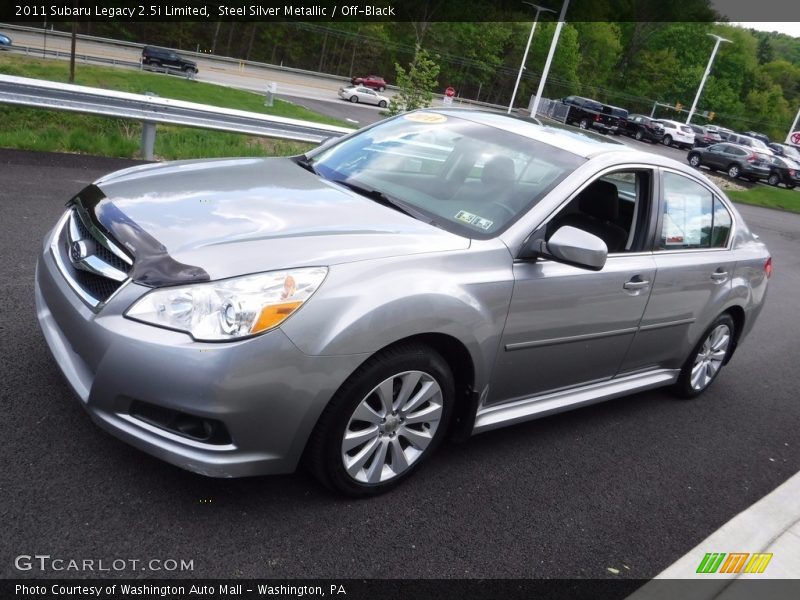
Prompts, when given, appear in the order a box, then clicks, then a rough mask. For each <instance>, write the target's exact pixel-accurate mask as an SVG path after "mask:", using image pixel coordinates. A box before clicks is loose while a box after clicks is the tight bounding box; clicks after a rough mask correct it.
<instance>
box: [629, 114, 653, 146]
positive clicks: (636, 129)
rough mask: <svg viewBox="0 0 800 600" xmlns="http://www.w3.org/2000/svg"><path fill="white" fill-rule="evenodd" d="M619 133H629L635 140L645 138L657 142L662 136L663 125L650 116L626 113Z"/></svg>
mask: <svg viewBox="0 0 800 600" xmlns="http://www.w3.org/2000/svg"><path fill="white" fill-rule="evenodd" d="M620 133H624V134H625V135H629V136H631V137H633V138H636V139H637V140H639V141H641V140H647V141H648V142H653V143H657V142H660V141H661V140H662V139H663V138H664V126H663V125H662V124H661V123H659V122H658V121H656V120H655V119H651V118H650V117H645V116H644V115H628V118H627V119H626V120H625V123H624V126H623V128H621V129H620Z"/></svg>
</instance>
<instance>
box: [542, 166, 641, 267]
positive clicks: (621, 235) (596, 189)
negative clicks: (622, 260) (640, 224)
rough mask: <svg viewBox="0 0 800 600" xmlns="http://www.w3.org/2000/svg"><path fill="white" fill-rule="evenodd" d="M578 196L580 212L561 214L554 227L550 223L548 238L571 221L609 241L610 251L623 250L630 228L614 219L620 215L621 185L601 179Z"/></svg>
mask: <svg viewBox="0 0 800 600" xmlns="http://www.w3.org/2000/svg"><path fill="white" fill-rule="evenodd" d="M575 200H577V204H578V210H579V212H570V213H568V214H566V215H564V216H562V217H559V218H557V219H556V220H555V222H554V223H553V224H552V227H548V233H549V235H548V236H547V237H548V239H549V237H550V235H552V234H553V233H555V231H556V230H557V229H558V228H559V227H564V226H565V225H569V226H571V227H576V228H578V229H582V230H583V231H586V232H588V233H591V234H593V235H596V236H597V237H599V238H600V239H601V240H603V241H604V242H605V243H606V246H607V247H608V251H609V252H619V251H621V250H623V249H624V248H625V243H626V242H627V240H628V232H627V231H625V230H624V229H623V228H622V227H620V226H619V225H617V224H615V223H614V221H616V220H617V219H618V218H619V195H618V193H617V186H615V185H614V184H613V183H610V182H608V181H602V180H598V181H595V182H594V183H592V184H591V185H590V186H589V187H587V188H586V189H585V190H583V191H582V192H581V193H580V194H578V197H577V198H576V199H575ZM573 202H575V201H573Z"/></svg>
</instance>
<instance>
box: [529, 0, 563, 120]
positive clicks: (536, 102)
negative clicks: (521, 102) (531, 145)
mask: <svg viewBox="0 0 800 600" xmlns="http://www.w3.org/2000/svg"><path fill="white" fill-rule="evenodd" d="M567 8H569V0H564V4H562V5H561V14H560V15H559V16H558V23H557V24H556V31H555V33H554V34H553V41H552V42H550V52H548V53H547V60H546V61H545V62H544V70H543V71H542V77H541V79H539V89H537V90H536V98H535V99H534V100H533V107H532V108H531V118H533V119H535V118H536V111H537V110H538V109H539V101H540V100H541V99H542V92H543V91H544V84H545V83H547V74H548V73H549V72H550V64H551V63H552V62H553V56H554V55H555V53H556V46H558V38H559V36H560V35H561V28H562V27H564V17H566V16H567Z"/></svg>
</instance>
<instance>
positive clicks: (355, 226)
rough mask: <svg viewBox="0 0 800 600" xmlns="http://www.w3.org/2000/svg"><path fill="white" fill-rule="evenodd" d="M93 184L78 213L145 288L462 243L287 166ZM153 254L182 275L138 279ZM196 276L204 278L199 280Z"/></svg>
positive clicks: (133, 172)
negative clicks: (106, 234)
mask: <svg viewBox="0 0 800 600" xmlns="http://www.w3.org/2000/svg"><path fill="white" fill-rule="evenodd" d="M94 185H95V187H96V188H97V189H98V191H97V193H96V195H97V199H96V201H95V202H93V203H92V206H91V207H87V208H91V212H92V213H93V218H95V219H96V220H97V221H98V222H99V223H100V224H101V225H102V226H103V227H104V228H106V229H107V230H109V231H110V232H111V233H112V235H114V237H116V238H117V239H119V241H120V242H122V243H123V244H124V245H125V246H126V247H127V248H128V250H130V251H131V252H132V253H133V254H134V256H135V258H136V261H135V262H136V265H137V266H139V265H140V263H141V265H142V267H140V268H139V269H138V271H139V272H138V273H137V274H134V279H136V280H139V281H141V282H143V283H148V284H149V285H167V284H170V283H177V282H180V281H187V280H198V279H207V278H210V279H218V278H223V277H231V276H235V275H241V274H246V273H254V272H259V271H268V270H272V269H282V268H287V267H299V266H311V265H315V266H330V265H335V264H337V263H343V262H352V261H357V260H367V259H376V258H387V257H391V256H399V255H407V254H418V253H425V252H441V251H449V250H458V249H465V248H468V247H469V244H470V240H469V239H466V238H462V237H460V236H457V235H455V234H452V233H449V232H446V231H444V230H441V229H437V228H436V227H434V226H432V225H429V224H427V223H424V222H422V221H419V220H416V219H414V218H413V217H410V216H408V215H406V214H403V213H401V212H398V211H396V210H394V209H392V208H389V207H386V206H384V205H381V204H378V203H376V202H374V201H372V200H370V199H368V198H365V197H363V196H360V195H358V194H356V193H355V192H352V191H350V190H348V189H346V188H343V187H341V186H339V185H337V184H334V183H332V182H329V181H326V180H324V179H322V178H321V177H319V176H317V175H315V174H313V173H311V172H309V171H307V170H305V169H304V168H302V167H300V166H299V165H298V164H297V163H295V162H294V161H292V160H291V159H288V158H270V159H256V158H253V159H221V160H205V161H180V162H172V163H162V164H157V165H146V166H141V167H133V168H132V169H126V170H124V171H119V172H116V173H112V174H111V175H108V176H106V177H104V178H102V179H100V180H98V181H97V182H96V183H95V184H94ZM131 232H133V234H132V233H131ZM156 255H160V256H161V257H162V258H167V259H168V260H169V261H172V262H173V263H175V264H180V266H181V267H184V268H181V269H176V268H167V269H166V270H165V269H164V268H161V267H163V266H164V265H163V263H162V264H161V266H160V267H159V268H158V269H157V271H158V272H157V273H153V272H151V273H150V274H149V276H144V277H142V273H143V269H144V266H147V265H148V264H149V263H157V260H151V259H153V258H154V257H156ZM140 259H142V260H140ZM151 266H152V265H151ZM173 267H174V264H173ZM195 267H196V268H195ZM136 268H137V267H135V269H136ZM187 268H188V269H187ZM201 271H204V272H205V273H206V274H207V277H206V276H202V275H200V276H198V272H201ZM190 272H193V273H194V275H191V276H190V275H187V273H190Z"/></svg>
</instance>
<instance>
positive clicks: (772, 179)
mask: <svg viewBox="0 0 800 600" xmlns="http://www.w3.org/2000/svg"><path fill="white" fill-rule="evenodd" d="M780 182H781V178H780V177H778V174H777V173H772V174H771V175H770V176H769V179H767V183H769V184H770V185H773V186H775V187H778V184H779V183H780Z"/></svg>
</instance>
